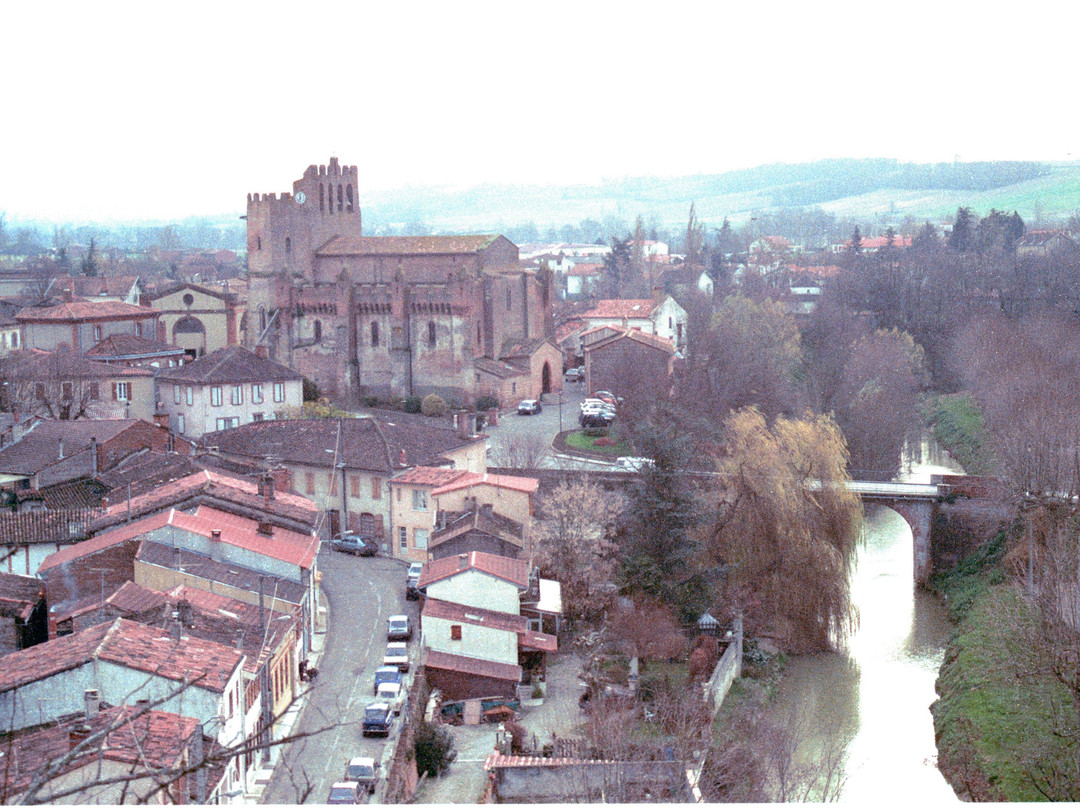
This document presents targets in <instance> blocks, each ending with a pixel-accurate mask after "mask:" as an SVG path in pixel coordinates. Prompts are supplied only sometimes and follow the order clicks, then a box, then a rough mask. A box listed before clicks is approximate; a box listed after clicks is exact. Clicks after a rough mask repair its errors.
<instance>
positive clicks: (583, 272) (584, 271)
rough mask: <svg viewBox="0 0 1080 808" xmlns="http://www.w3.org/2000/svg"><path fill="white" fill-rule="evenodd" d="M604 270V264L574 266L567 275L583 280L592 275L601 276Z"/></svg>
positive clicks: (567, 271)
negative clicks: (601, 271)
mask: <svg viewBox="0 0 1080 808" xmlns="http://www.w3.org/2000/svg"><path fill="white" fill-rule="evenodd" d="M602 268H603V265H602V264H574V266H572V267H570V269H568V270H566V274H567V275H573V276H574V277H575V278H583V277H588V276H590V275H599V274H600V270H601V269H602Z"/></svg>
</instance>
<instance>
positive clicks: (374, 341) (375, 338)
mask: <svg viewBox="0 0 1080 808" xmlns="http://www.w3.org/2000/svg"><path fill="white" fill-rule="evenodd" d="M371 347H372V348H378V347H379V324H378V323H372V324H371Z"/></svg>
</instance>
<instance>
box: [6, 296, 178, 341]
mask: <svg viewBox="0 0 1080 808" xmlns="http://www.w3.org/2000/svg"><path fill="white" fill-rule="evenodd" d="M15 320H16V321H17V322H18V323H19V326H20V327H21V328H22V345H23V347H24V348H37V349H39V350H42V351H55V350H57V349H58V348H64V347H66V348H68V349H69V350H72V351H74V352H76V353H79V354H82V353H85V352H86V351H88V350H90V349H91V348H92V347H94V346H95V345H97V344H98V343H99V342H101V341H102V340H103V339H105V338H106V337H111V336H113V335H114V334H134V335H135V336H136V337H148V338H153V337H154V336H156V335H157V321H158V313H157V312H156V311H154V310H153V309H148V308H146V307H145V306H133V305H131V304H130V303H121V302H119V301H116V300H107V301H102V302H95V301H87V300H74V301H69V302H66V303H60V304H58V305H56V306H49V307H48V308H43V309H38V308H26V309H23V310H22V311H20V312H19V313H18V314H16V315H15Z"/></svg>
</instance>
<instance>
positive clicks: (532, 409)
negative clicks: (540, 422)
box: [518, 398, 544, 415]
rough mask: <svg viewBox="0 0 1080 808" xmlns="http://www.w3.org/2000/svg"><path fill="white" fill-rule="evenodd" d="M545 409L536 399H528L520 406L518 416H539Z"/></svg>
mask: <svg viewBox="0 0 1080 808" xmlns="http://www.w3.org/2000/svg"><path fill="white" fill-rule="evenodd" d="M543 409H544V408H543V406H541V404H540V402H539V401H537V400H536V399H535V398H527V399H525V400H524V401H522V402H521V403H520V404H518V415H539V414H540V412H541V411H542V410H543Z"/></svg>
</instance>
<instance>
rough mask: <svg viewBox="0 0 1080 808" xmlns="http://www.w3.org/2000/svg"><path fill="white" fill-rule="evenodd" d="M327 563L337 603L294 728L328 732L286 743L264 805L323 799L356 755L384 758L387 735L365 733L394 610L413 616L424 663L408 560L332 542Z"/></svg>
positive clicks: (329, 593) (323, 563) (327, 586)
mask: <svg viewBox="0 0 1080 808" xmlns="http://www.w3.org/2000/svg"><path fill="white" fill-rule="evenodd" d="M319 569H320V570H321V571H322V589H323V593H324V594H325V595H326V599H327V600H328V601H329V615H328V623H327V632H326V644H325V646H324V647H323V654H322V656H321V658H320V659H319V663H318V670H319V676H318V678H317V679H316V680H315V683H314V684H313V685H311V690H310V692H309V693H308V694H307V703H306V704H305V706H304V708H303V712H302V714H301V717H300V720H299V722H297V725H296V726H295V727H294V728H293V732H294V733H303V732H317V731H319V730H324V731H322V732H319V734H317V735H313V736H312V737H309V738H303V739H301V740H298V741H296V742H294V743H291V744H288V745H286V746H285V747H284V748H283V750H282V759H281V761H280V762H279V763H278V764H277V766H276V767H275V768H274V774H273V777H272V778H271V780H270V783H269V785H268V786H267V788H266V791H265V792H264V793H263V796H262V800H261V801H262V802H263V803H285V804H298V803H305V802H306V803H323V802H325V801H326V796H327V794H329V793H330V786H331V785H332V784H333V783H335V782H337V781H338V780H340V779H341V777H342V775H343V774H344V772H345V766H346V764H347V763H348V762H349V758H352V757H356V756H358V755H368V756H371V757H374V758H375V759H376V760H380V759H381V758H382V753H383V747H384V746H385V745H386V743H387V740H386V739H383V738H365V737H363V735H362V734H361V731H360V721H361V719H362V716H363V712H364V707H365V705H367V703H368V702H370V701H372V700H373V693H372V690H373V688H374V684H375V669H376V668H377V667H379V665H380V664H382V659H383V653H384V652H385V651H386V620H387V618H388V617H389V616H390V615H392V614H408V615H409V617H410V619H411V620H412V622H413V639H412V642H411V643H410V651H412V652H413V664H415V662H416V657H415V653H416V646H417V643H418V639H417V638H418V635H419V632H418V630H417V627H416V622H417V606H416V602H415V601H406V600H405V572H406V567H405V565H404V564H402V563H401V562H399V561H394V560H392V559H389V558H384V557H375V558H358V557H355V556H351V555H346V554H344V553H336V552H333V551H332V550H330V549H329V546H328V544H324V545H323V550H322V551H321V552H320V554H319ZM399 720H400V719H399ZM394 734H396V732H395V733H394ZM391 737H393V735H392V736H391Z"/></svg>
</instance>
